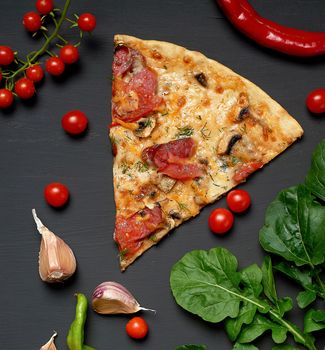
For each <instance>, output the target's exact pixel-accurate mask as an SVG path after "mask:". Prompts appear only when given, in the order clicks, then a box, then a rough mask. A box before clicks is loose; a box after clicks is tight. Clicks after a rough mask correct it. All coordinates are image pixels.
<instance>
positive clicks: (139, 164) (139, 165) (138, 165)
mask: <svg viewBox="0 0 325 350" xmlns="http://www.w3.org/2000/svg"><path fill="white" fill-rule="evenodd" d="M134 167H135V169H136V170H137V171H139V172H140V173H144V172H146V171H147V170H148V169H149V168H148V165H147V164H146V163H144V162H141V161H140V160H139V161H138V162H136V163H135V164H134Z"/></svg>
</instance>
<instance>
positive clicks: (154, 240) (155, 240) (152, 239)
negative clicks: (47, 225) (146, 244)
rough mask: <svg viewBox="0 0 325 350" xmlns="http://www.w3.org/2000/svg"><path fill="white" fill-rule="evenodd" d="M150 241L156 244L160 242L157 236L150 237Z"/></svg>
mask: <svg viewBox="0 0 325 350" xmlns="http://www.w3.org/2000/svg"><path fill="white" fill-rule="evenodd" d="M149 239H150V241H152V242H155V243H156V242H158V238H157V235H155V234H153V235H151V236H149Z"/></svg>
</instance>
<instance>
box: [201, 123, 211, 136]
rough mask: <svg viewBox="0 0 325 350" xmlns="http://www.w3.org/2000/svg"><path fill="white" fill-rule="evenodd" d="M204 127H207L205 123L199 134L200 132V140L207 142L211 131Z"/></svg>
mask: <svg viewBox="0 0 325 350" xmlns="http://www.w3.org/2000/svg"><path fill="white" fill-rule="evenodd" d="M206 126H207V122H205V124H204V125H203V127H202V129H201V130H200V132H201V135H202V138H203V139H205V140H208V139H209V138H210V135H211V130H209V129H208V128H207V127H206Z"/></svg>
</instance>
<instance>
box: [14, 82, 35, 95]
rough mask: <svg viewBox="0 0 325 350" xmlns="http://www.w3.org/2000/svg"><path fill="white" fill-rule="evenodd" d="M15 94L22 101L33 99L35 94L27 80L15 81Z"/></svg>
mask: <svg viewBox="0 0 325 350" xmlns="http://www.w3.org/2000/svg"><path fill="white" fill-rule="evenodd" d="M15 93H16V94H17V95H18V97H20V98H22V99H23V100H26V99H28V98H31V97H33V95H34V94H35V86H34V83H33V82H32V81H31V80H29V79H28V78H21V79H19V80H17V81H16V83H15Z"/></svg>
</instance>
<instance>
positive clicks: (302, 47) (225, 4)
mask: <svg viewBox="0 0 325 350" xmlns="http://www.w3.org/2000/svg"><path fill="white" fill-rule="evenodd" d="M217 3H218V4H219V6H220V7H221V9H222V10H223V11H224V13H225V15H226V16H227V17H228V19H229V20H230V21H231V23H232V24H233V25H234V26H235V27H237V28H238V29H239V30H240V31H242V32H243V33H244V34H245V35H247V36H248V37H249V38H251V39H253V40H254V41H256V42H257V43H258V44H260V45H262V46H266V47H268V48H270V49H274V50H277V51H281V52H283V53H286V54H288V55H293V56H317V55H323V54H325V32H308V31H304V30H300V29H294V28H288V27H285V26H282V25H280V24H278V23H275V22H272V21H270V20H268V19H266V18H264V17H262V16H260V15H259V14H258V13H257V12H256V11H255V10H254V8H253V7H252V6H251V5H250V4H249V2H248V1H247V0H217Z"/></svg>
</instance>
